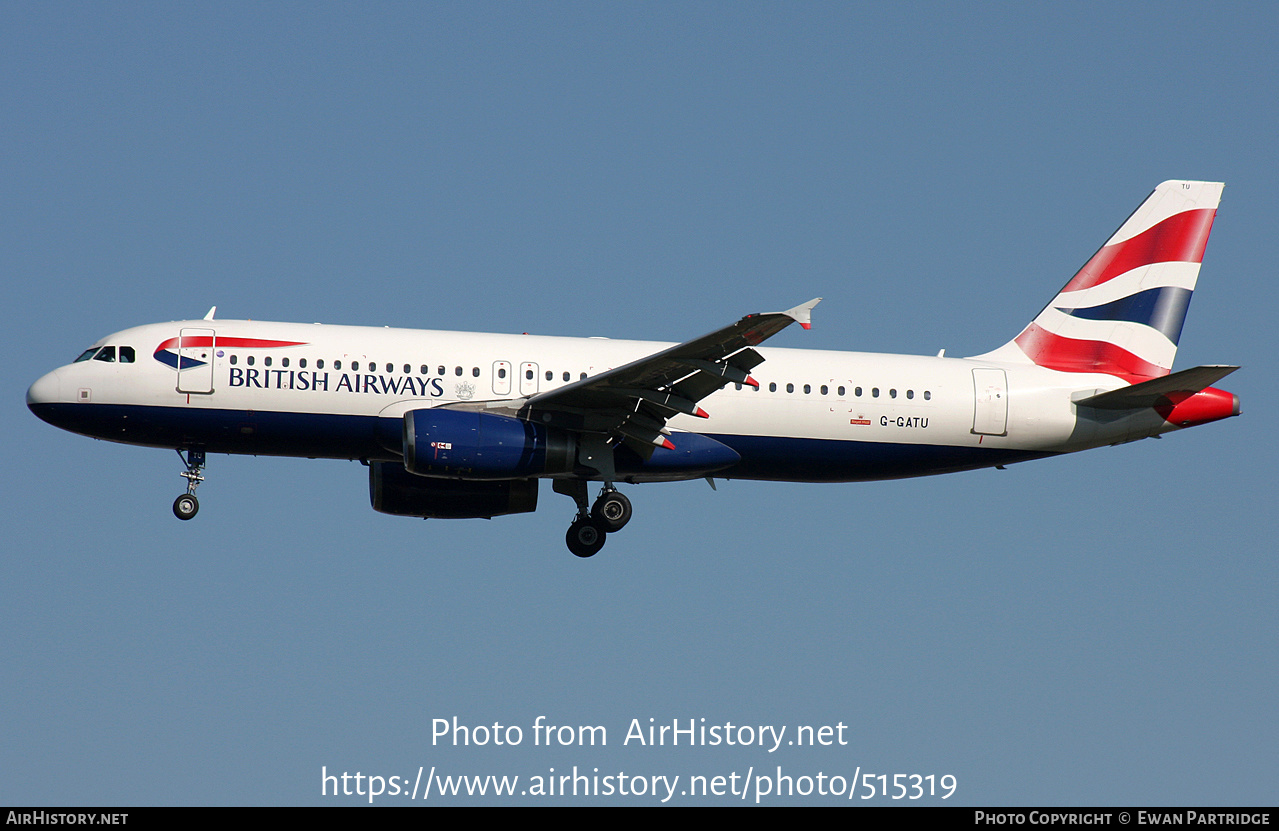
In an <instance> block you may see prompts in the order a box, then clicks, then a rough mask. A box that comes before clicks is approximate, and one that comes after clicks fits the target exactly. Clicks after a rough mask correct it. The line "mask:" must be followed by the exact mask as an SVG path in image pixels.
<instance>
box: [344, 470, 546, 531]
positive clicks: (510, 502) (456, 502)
mask: <svg viewBox="0 0 1279 831" xmlns="http://www.w3.org/2000/svg"><path fill="white" fill-rule="evenodd" d="M369 501H370V502H371V503H372V504H373V510H375V511H380V512H382V513H384V514H395V515H397V516H417V517H435V518H438V519H491V518H493V517H495V516H504V515H506V514H524V513H528V512H529V511H533V510H536V508H537V480H536V479H505V480H502V481H498V482H460V481H456V480H454V481H444V480H441V479H428V478H426V477H423V476H414V475H413V474H412V473H409V472H408V471H407V470H405V469H404V467H403V466H402V465H400V464H399V463H398V462H371V463H370V464H369Z"/></svg>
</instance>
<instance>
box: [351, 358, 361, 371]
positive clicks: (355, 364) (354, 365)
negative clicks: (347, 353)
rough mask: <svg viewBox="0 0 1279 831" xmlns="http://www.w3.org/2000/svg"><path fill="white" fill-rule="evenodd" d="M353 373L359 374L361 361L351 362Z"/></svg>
mask: <svg viewBox="0 0 1279 831" xmlns="http://www.w3.org/2000/svg"><path fill="white" fill-rule="evenodd" d="M351 371H352V372H359V371H360V362H359V361H351Z"/></svg>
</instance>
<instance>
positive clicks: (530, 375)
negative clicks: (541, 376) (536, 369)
mask: <svg viewBox="0 0 1279 831" xmlns="http://www.w3.org/2000/svg"><path fill="white" fill-rule="evenodd" d="M524 377H525V378H526V379H527V380H529V381H532V380H533V370H531V369H527V370H525V371H524Z"/></svg>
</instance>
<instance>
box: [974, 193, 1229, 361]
mask: <svg viewBox="0 0 1279 831" xmlns="http://www.w3.org/2000/svg"><path fill="white" fill-rule="evenodd" d="M1223 187H1224V185H1223V184H1222V183H1220V182H1179V181H1169V182H1164V183H1163V184H1161V185H1160V186H1159V187H1157V188H1155V191H1154V193H1152V194H1150V196H1149V197H1147V198H1146V201H1145V202H1143V203H1141V207H1139V208H1137V210H1136V211H1134V212H1133V214H1132V216H1130V217H1128V220H1127V221H1126V222H1124V224H1123V225H1121V226H1120V228H1119V230H1118V231H1116V232H1115V233H1114V235H1113V236H1112V237H1111V238H1110V239H1109V240H1108V241H1107V242H1106V244H1105V245H1103V246H1102V247H1101V250H1100V251H1098V252H1097V253H1096V254H1094V255H1093V256H1092V259H1090V260H1089V261H1088V262H1087V263H1086V264H1085V265H1084V267H1083V268H1081V269H1079V273H1078V274H1076V275H1075V276H1074V277H1073V278H1071V280H1070V282H1068V283H1067V284H1066V286H1065V288H1063V289H1062V290H1061V291H1060V292H1059V293H1058V294H1057V296H1056V297H1054V298H1053V300H1052V302H1051V303H1049V304H1048V305H1047V306H1046V307H1045V308H1044V310H1043V311H1042V312H1040V313H1039V315H1038V317H1036V318H1035V319H1034V320H1033V321H1031V323H1030V325H1029V326H1027V327H1026V328H1025V329H1023V330H1022V332H1021V334H1020V335H1018V336H1017V337H1015V338H1013V340H1012V341H1010V342H1009V343H1007V344H1005V345H1004V346H1002V347H1000V348H999V349H997V350H995V351H994V352H990V353H988V354H986V355H980V356H978V357H981V358H986V359H989V360H999V361H1008V362H1015V363H1026V362H1028V361H1029V362H1031V363H1035V364H1037V365H1039V366H1042V367H1047V368H1049V369H1056V370H1060V371H1062V372H1104V373H1106V374H1109V375H1115V376H1119V377H1121V378H1124V379H1126V380H1128V381H1131V382H1139V381H1141V380H1144V379H1147V378H1158V377H1161V376H1164V375H1167V374H1168V373H1169V372H1170V371H1171V370H1172V362H1173V358H1174V357H1175V356H1176V354H1177V340H1178V339H1179V338H1180V337H1181V327H1182V324H1183V323H1184V322H1185V319H1186V308H1187V307H1188V306H1189V305H1190V296H1191V294H1192V293H1193V292H1194V290H1195V281H1196V279H1198V277H1199V265H1200V263H1202V262H1203V252H1204V246H1206V245H1207V244H1208V234H1209V232H1210V231H1211V230H1212V220H1213V218H1214V217H1215V216H1216V215H1217V204H1218V203H1219V202H1220V201H1221V191H1222V188H1223Z"/></svg>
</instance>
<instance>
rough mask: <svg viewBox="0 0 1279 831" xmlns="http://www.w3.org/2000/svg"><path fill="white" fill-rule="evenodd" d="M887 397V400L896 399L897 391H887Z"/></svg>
mask: <svg viewBox="0 0 1279 831" xmlns="http://www.w3.org/2000/svg"><path fill="white" fill-rule="evenodd" d="M888 397H889V398H896V397H897V390H889V391H888Z"/></svg>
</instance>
